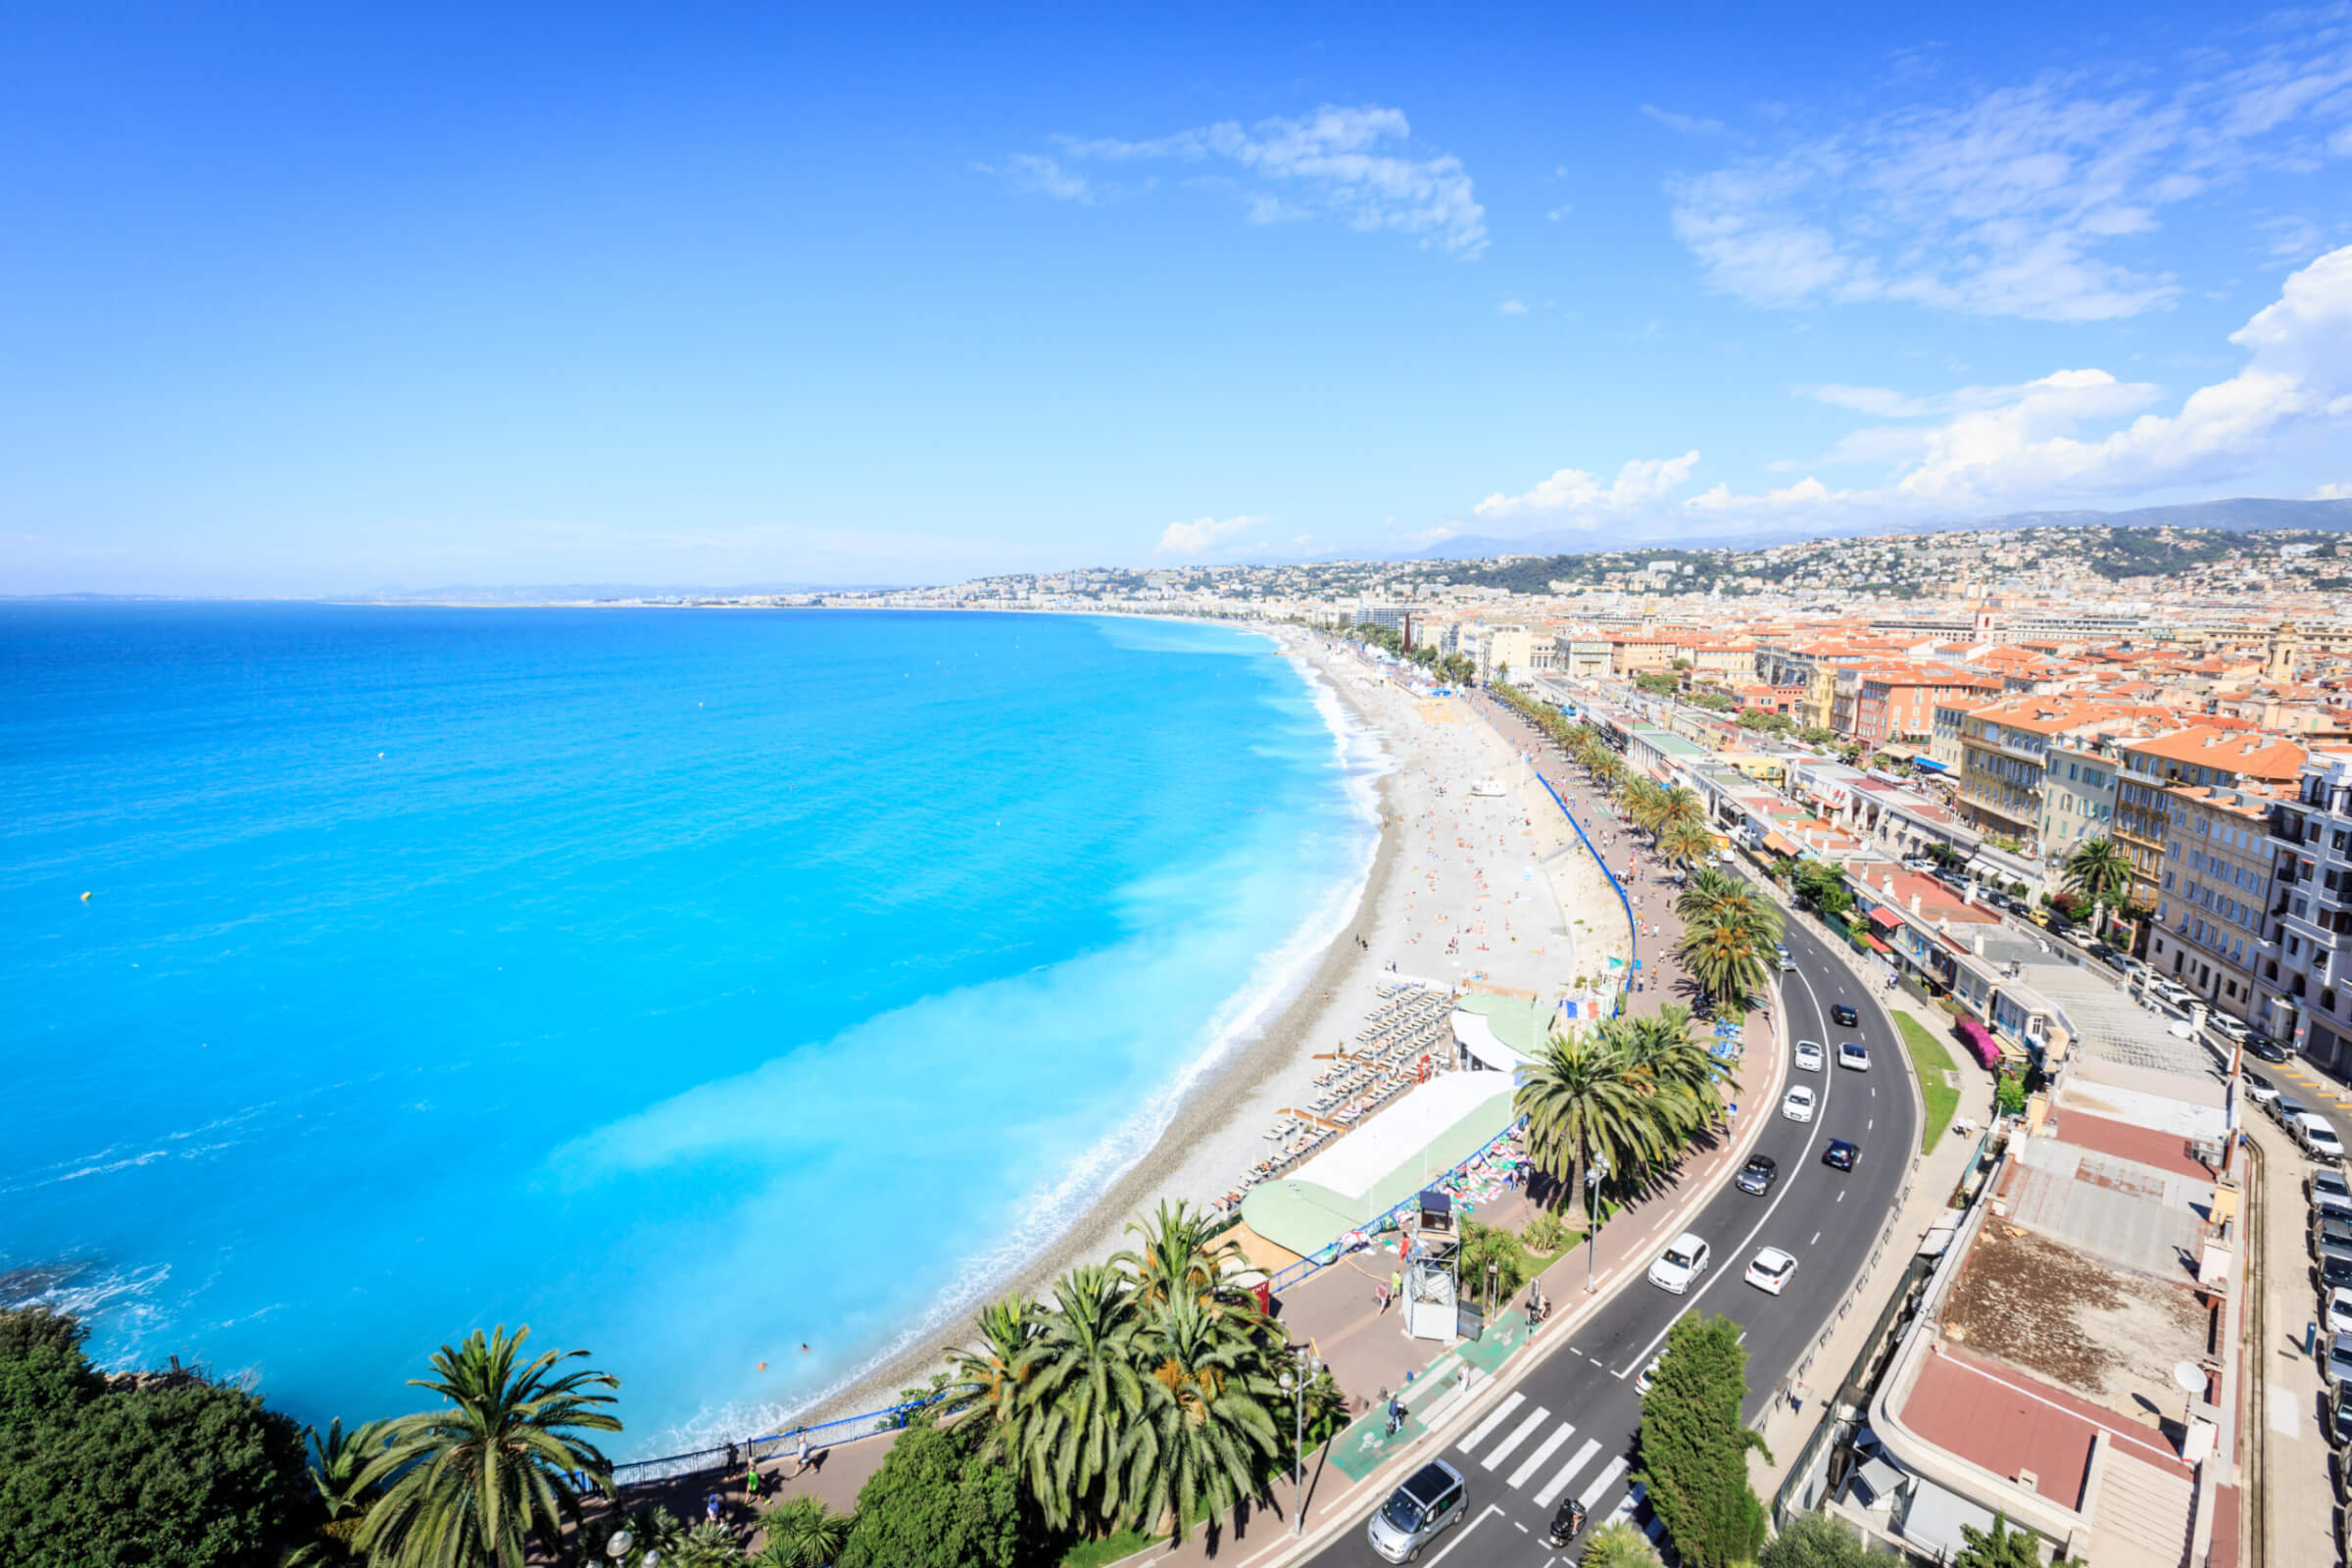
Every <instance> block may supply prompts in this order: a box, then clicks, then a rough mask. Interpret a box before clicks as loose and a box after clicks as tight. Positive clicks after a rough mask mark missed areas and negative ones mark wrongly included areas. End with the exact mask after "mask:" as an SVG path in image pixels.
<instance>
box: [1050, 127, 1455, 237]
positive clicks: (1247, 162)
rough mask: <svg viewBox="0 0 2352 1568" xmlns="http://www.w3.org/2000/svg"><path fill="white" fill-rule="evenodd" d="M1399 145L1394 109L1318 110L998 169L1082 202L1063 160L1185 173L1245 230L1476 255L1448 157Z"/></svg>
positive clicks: (1085, 145) (1403, 130) (1083, 193)
mask: <svg viewBox="0 0 2352 1568" xmlns="http://www.w3.org/2000/svg"><path fill="white" fill-rule="evenodd" d="M1411 138H1412V126H1411V124H1410V123H1407V121H1406V120H1405V118H1404V116H1403V114H1402V113H1401V112H1399V111H1397V110H1395V109H1384V108H1381V107H1380V106H1378V105H1369V104H1368V105H1361V106H1354V107H1348V106H1335V105H1325V106H1324V107H1322V108H1320V109H1317V110H1316V111H1314V113H1312V114H1309V115H1305V116H1301V117H1300V118H1299V119H1296V120H1279V119H1278V120H1261V121H1259V122H1257V123H1255V124H1253V125H1250V126H1248V127H1245V126H1243V125H1242V124H1241V123H1239V122H1236V121H1221V122H1219V123H1216V124H1213V125H1202V126H1200V127H1197V128H1195V129H1191V130H1180V131H1177V132H1175V133H1174V134H1172V135H1167V136H1159V137H1153V138H1152V139H1150V140H1145V141H1122V140H1117V139H1115V138H1102V137H1098V138H1083V137H1074V136H1061V137H1056V138H1054V140H1055V142H1056V144H1057V145H1058V147H1059V150H1060V155H1061V156H1060V158H1059V159H1054V158H1039V157H1036V156H1035V155H1031V154H1018V155H1015V157H1013V158H1011V159H1007V160H1006V162H1005V170H1004V171H1003V174H1004V177H1005V179H1006V180H1007V181H1008V182H1010V183H1012V184H1014V185H1016V186H1017V187H1019V188H1021V189H1028V190H1042V191H1044V192H1045V193H1046V194H1048V195H1055V196H1063V197H1064V199H1067V200H1079V201H1083V200H1090V199H1092V198H1093V197H1094V196H1095V195H1096V194H1097V192H1096V187H1095V185H1094V184H1093V183H1092V182H1091V181H1090V180H1089V179H1088V177H1087V176H1086V175H1084V174H1080V173H1075V172H1071V171H1070V170H1069V169H1068V168H1066V167H1065V165H1066V164H1080V165H1094V166H1099V167H1107V168H1117V167H1122V166H1129V165H1142V164H1175V165H1180V166H1193V167H1196V168H1199V169H1201V170H1202V171H1203V172H1204V173H1203V174H1202V175H1201V177H1200V178H1198V179H1197V180H1196V181H1195V183H1196V184H1199V185H1201V186H1202V187H1204V188H1210V189H1219V190H1224V191H1227V192H1229V193H1231V194H1232V195H1234V196H1235V197H1236V198H1237V199H1238V200H1239V201H1240V202H1241V204H1242V210H1243V213H1244V215H1245V216H1246V217H1247V218H1248V219H1249V221H1250V222H1253V223H1276V222H1290V221H1299V220H1302V219H1309V218H1333V219H1337V220H1339V221H1341V222H1344V223H1346V224H1347V225H1348V227H1350V228H1354V229H1358V230H1363V231H1366V232H1372V231H1388V232H1395V233H1403V234H1410V235H1413V236H1415V237H1416V238H1418V239H1419V240H1420V242H1421V243H1422V244H1424V245H1429V246H1435V247H1436V248H1438V249H1440V250H1444V251H1449V252H1451V253H1453V254H1454V255H1457V256H1463V257H1475V256H1477V255H1478V254H1479V253H1480V252H1481V251H1483V250H1485V249H1486V244H1487V215H1486V209H1485V208H1483V207H1481V206H1479V204H1478V199H1477V195H1476V192H1475V191H1474V190H1473V188H1472V185H1471V180H1470V175H1469V174H1468V172H1465V171H1464V170H1463V168H1462V165H1461V160H1459V159H1457V158H1454V157H1452V156H1450V155H1446V154H1437V155H1431V156H1413V155H1412V153H1411V152H1410V151H1409V150H1408V144H1409V143H1410V141H1411ZM1023 160H1026V162H1023ZM1038 166H1043V167H1042V168H1041V167H1038ZM1068 181H1075V185H1074V186H1073V187H1070V189H1071V190H1073V191H1074V192H1075V193H1074V194H1066V195H1065V191H1064V189H1062V188H1057V186H1059V185H1062V184H1064V183H1066V182H1068Z"/></svg>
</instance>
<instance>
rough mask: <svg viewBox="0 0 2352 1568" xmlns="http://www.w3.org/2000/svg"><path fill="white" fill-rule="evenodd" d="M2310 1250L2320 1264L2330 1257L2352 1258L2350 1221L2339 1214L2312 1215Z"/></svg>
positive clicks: (2351, 1221) (2351, 1227) (2351, 1225)
mask: <svg viewBox="0 0 2352 1568" xmlns="http://www.w3.org/2000/svg"><path fill="white" fill-rule="evenodd" d="M2311 1250H2312V1255H2313V1256H2315V1257H2317V1258H2319V1259H2320V1260H2321V1261H2322V1262H2326V1261H2327V1259H2328V1258H2331V1257H2345V1258H2352V1219H2345V1218H2344V1217H2343V1216H2342V1215H2340V1214H2315V1215H2313V1216H2312V1220H2311Z"/></svg>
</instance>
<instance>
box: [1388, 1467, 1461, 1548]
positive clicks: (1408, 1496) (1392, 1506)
mask: <svg viewBox="0 0 2352 1568" xmlns="http://www.w3.org/2000/svg"><path fill="white" fill-rule="evenodd" d="M1467 1495H1468V1489H1467V1488H1466V1487H1464V1485H1463V1484H1462V1473H1461V1472H1460V1471H1459V1470H1456V1469H1455V1468H1454V1467H1453V1466H1451V1465H1449V1464H1447V1463H1446V1461H1445V1460H1443V1459H1432V1460H1430V1462H1429V1463H1427V1464H1425V1465H1423V1466H1422V1467H1421V1468H1420V1469H1418V1470H1416V1471H1414V1472H1413V1473H1412V1475H1411V1476H1410V1477H1408V1478H1407V1479H1406V1480H1405V1483H1404V1485H1403V1486H1401V1487H1398V1488H1397V1490H1396V1491H1395V1492H1393V1493H1391V1494H1389V1500H1388V1501H1386V1502H1384V1503H1382V1504H1381V1505H1380V1509H1379V1511H1378V1512H1377V1513H1375V1514H1373V1515H1372V1522H1371V1523H1370V1524H1369V1525H1366V1526H1365V1527H1364V1536H1365V1539H1367V1540H1368V1541H1370V1542H1371V1543H1372V1549H1373V1550H1374V1551H1377V1552H1379V1553H1380V1554H1381V1556H1383V1557H1385V1558H1387V1559H1388V1560H1389V1561H1390V1562H1411V1561H1412V1560H1413V1559H1414V1558H1415V1557H1418V1556H1420V1555H1421V1548H1422V1547H1423V1546H1426V1545H1428V1544H1430V1543H1431V1542H1433V1541H1435V1540H1437V1539H1438V1536H1439V1535H1440V1534H1441V1533H1442V1532H1443V1531H1445V1530H1446V1527H1447V1526H1449V1525H1454V1524H1458V1523H1460V1522H1461V1518H1462V1515H1463V1514H1464V1513H1466V1512H1468V1511H1469V1510H1468V1509H1467V1508H1465V1507H1464V1506H1463V1500H1464V1498H1465V1497H1466V1496H1467Z"/></svg>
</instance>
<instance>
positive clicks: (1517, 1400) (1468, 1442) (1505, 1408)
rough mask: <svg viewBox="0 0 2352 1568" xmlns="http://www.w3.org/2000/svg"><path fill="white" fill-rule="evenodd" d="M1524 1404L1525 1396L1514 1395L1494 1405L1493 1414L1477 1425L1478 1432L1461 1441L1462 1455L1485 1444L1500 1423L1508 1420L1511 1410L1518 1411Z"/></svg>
mask: <svg viewBox="0 0 2352 1568" xmlns="http://www.w3.org/2000/svg"><path fill="white" fill-rule="evenodd" d="M1526 1402H1527V1396H1526V1395H1524V1394H1514V1395H1512V1396H1511V1397H1509V1398H1507V1399H1505V1400H1503V1401H1502V1403H1500V1404H1498V1405H1496V1406H1495V1413H1494V1414H1493V1415H1490V1416H1488V1417H1487V1418H1486V1419H1485V1420H1484V1421H1481V1422H1480V1423H1479V1424H1478V1430H1477V1431H1476V1432H1473V1433H1471V1434H1470V1435H1469V1436H1468V1437H1466V1438H1464V1439H1463V1440H1462V1444H1461V1447H1462V1451H1463V1452H1464V1453H1468V1452H1469V1451H1470V1450H1471V1449H1472V1448H1475V1447H1477V1446H1479V1445H1480V1444H1482V1443H1484V1442H1486V1441H1487V1439H1488V1438H1489V1437H1491V1436H1493V1435H1494V1432H1495V1428H1496V1427H1498V1426H1500V1425H1502V1423H1503V1422H1504V1421H1505V1420H1507V1419H1508V1418H1509V1416H1510V1413H1511V1412H1512V1411H1513V1410H1516V1409H1518V1408H1519V1407H1520V1406H1521V1405H1523V1404H1525V1403H1526Z"/></svg>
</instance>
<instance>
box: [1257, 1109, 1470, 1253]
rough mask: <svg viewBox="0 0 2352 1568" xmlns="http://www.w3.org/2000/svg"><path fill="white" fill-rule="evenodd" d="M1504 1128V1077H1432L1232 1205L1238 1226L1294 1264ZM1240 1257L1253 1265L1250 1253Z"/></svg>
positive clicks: (1419, 1186)
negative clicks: (1293, 1258)
mask: <svg viewBox="0 0 2352 1568" xmlns="http://www.w3.org/2000/svg"><path fill="white" fill-rule="evenodd" d="M1510 1124H1511V1075H1510V1074H1509V1073H1505V1072H1449V1073H1441V1074H1439V1075H1438V1076H1437V1077H1436V1078H1434V1079H1432V1080H1431V1081H1430V1082H1428V1083H1426V1084H1422V1085H1421V1086H1419V1087H1418V1088H1416V1089H1414V1090H1412V1091H1411V1092H1410V1093H1408V1094H1406V1095H1405V1096H1404V1097H1403V1098H1401V1099H1400V1100H1398V1101H1397V1103H1395V1104H1393V1105H1391V1106H1390V1107H1389V1108H1388V1109H1387V1110H1384V1111H1382V1112H1381V1113H1380V1114H1379V1115H1378V1116H1376V1117H1373V1118H1372V1119H1371V1120H1369V1121H1366V1122H1365V1123H1364V1124H1363V1125H1361V1126H1359V1127H1358V1128H1356V1130H1355V1131H1354V1132H1352V1133H1349V1134H1348V1136H1347V1137H1345V1138H1342V1139H1340V1140H1339V1141H1337V1142H1336V1143H1334V1144H1333V1145H1332V1146H1331V1148H1329V1149H1327V1150H1325V1151H1324V1152H1322V1153H1320V1154H1317V1155H1316V1156H1315V1157H1314V1158H1312V1159H1310V1160H1308V1161H1306V1163H1304V1164H1302V1165H1300V1166H1299V1168H1298V1169H1297V1170H1295V1171H1292V1172H1291V1173H1290V1174H1289V1175H1288V1176H1283V1177H1278V1178H1276V1179H1275V1180H1273V1181H1269V1182H1264V1183H1261V1184H1260V1185H1258V1186H1257V1187H1255V1188H1252V1189H1251V1190H1250V1196H1249V1197H1247V1198H1245V1199H1243V1200H1242V1224H1243V1225H1244V1226H1245V1227H1247V1228H1248V1229H1249V1230H1250V1231H1251V1232H1253V1233H1254V1234H1255V1235H1256V1236H1258V1237H1261V1238H1263V1239H1264V1240H1266V1241H1268V1242H1271V1243H1273V1244H1274V1246H1276V1247H1277V1248H1280V1249H1282V1250H1284V1251H1286V1252H1290V1253H1294V1254H1296V1255H1297V1256H1299V1257H1304V1256H1306V1255H1307V1254H1309V1253H1311V1252H1314V1251H1316V1250H1320V1249H1322V1248H1325V1247H1328V1246H1330V1245H1331V1244H1332V1243H1333V1242H1335V1241H1337V1240H1338V1239H1339V1238H1340V1237H1342V1236H1344V1235H1346V1234H1347V1233H1348V1232H1349V1231H1354V1230H1362V1229H1364V1228H1365V1227H1366V1226H1369V1225H1371V1224H1372V1223H1373V1222H1374V1221H1376V1220H1378V1219H1379V1218H1380V1216H1381V1215H1383V1214H1385V1213H1387V1212H1388V1211H1389V1210H1390V1209H1391V1208H1394V1207H1395V1206H1396V1205H1397V1204H1398V1203H1401V1202H1403V1201H1405V1200H1406V1199H1408V1198H1410V1197H1412V1196H1413V1195H1414V1194H1415V1193H1417V1192H1419V1191H1421V1189H1422V1188H1424V1187H1426V1186H1427V1185H1429V1183H1430V1182H1431V1180H1433V1179H1434V1178H1436V1177H1439V1176H1442V1175H1444V1174H1445V1173H1446V1171H1447V1170H1449V1169H1451V1168H1452V1167H1453V1166H1455V1165H1457V1164H1460V1163H1461V1162H1462V1161H1463V1160H1465V1159H1468V1158H1469V1157H1470V1156H1471V1155H1472V1154H1475V1153H1477V1152H1479V1150H1480V1149H1482V1148H1484V1147H1485V1146H1486V1145H1487V1144H1489V1143H1490V1142H1492V1141H1493V1140H1494V1139H1495V1138H1496V1137H1498V1136H1499V1135H1500V1134H1501V1133H1502V1131H1503V1130H1504V1129H1505V1128H1507V1127H1508V1126H1510ZM1244 1249H1245V1250H1246V1251H1249V1252H1250V1254H1251V1256H1252V1257H1253V1259H1256V1260H1257V1261H1259V1262H1260V1263H1261V1264H1262V1263H1263V1262H1264V1261H1265V1260H1264V1259H1263V1258H1258V1257H1257V1250H1256V1249H1253V1248H1250V1246H1249V1244H1248V1242H1247V1241H1246V1240H1245V1242H1244Z"/></svg>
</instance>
